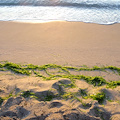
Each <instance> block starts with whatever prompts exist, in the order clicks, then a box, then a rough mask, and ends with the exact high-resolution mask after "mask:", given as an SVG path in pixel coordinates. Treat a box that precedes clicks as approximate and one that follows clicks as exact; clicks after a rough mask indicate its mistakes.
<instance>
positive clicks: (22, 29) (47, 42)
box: [0, 22, 120, 66]
mask: <svg viewBox="0 0 120 120" xmlns="http://www.w3.org/2000/svg"><path fill="white" fill-rule="evenodd" d="M119 32H120V24H114V25H98V24H91V23H81V22H49V23H37V24H29V23H14V22H0V60H8V61H11V62H16V63H23V62H27V63H33V64H39V65H42V64H47V63H55V64H61V65H63V64H69V65H84V64H85V65H88V66H93V65H115V66H119V65H120V55H119V52H120V47H119V46H120V34H119Z"/></svg>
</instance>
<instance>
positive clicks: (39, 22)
mask: <svg viewBox="0 0 120 120" xmlns="http://www.w3.org/2000/svg"><path fill="white" fill-rule="evenodd" d="M0 22H13V23H24V24H41V23H51V22H69V23H72V22H73V23H86V24H96V25H115V24H120V23H119V22H114V23H108V24H100V23H93V22H84V21H67V20H47V21H44V20H43V21H42V20H15V21H14V20H10V21H0Z"/></svg>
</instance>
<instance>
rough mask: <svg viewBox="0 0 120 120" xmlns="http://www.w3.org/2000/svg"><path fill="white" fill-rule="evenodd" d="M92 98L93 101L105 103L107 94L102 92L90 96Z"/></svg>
mask: <svg viewBox="0 0 120 120" xmlns="http://www.w3.org/2000/svg"><path fill="white" fill-rule="evenodd" d="M89 97H90V98H92V99H93V100H97V101H98V103H103V101H104V99H105V93H104V92H100V93H97V94H94V95H90V96H89Z"/></svg>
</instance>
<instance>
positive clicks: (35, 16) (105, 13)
mask: <svg viewBox="0 0 120 120" xmlns="http://www.w3.org/2000/svg"><path fill="white" fill-rule="evenodd" d="M57 20H58V21H81V22H90V23H98V24H113V23H120V0H0V21H20V22H48V21H57Z"/></svg>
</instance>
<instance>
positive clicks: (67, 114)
mask: <svg viewBox="0 0 120 120" xmlns="http://www.w3.org/2000/svg"><path fill="white" fill-rule="evenodd" d="M119 31H120V24H114V25H97V24H90V23H80V22H50V23H39V24H29V23H14V22H0V61H1V62H0V103H1V105H0V120H120V32H119ZM6 60H7V61H8V62H7V61H6ZM45 64H47V65H45ZM86 65H87V66H86ZM95 65H96V66H95Z"/></svg>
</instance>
